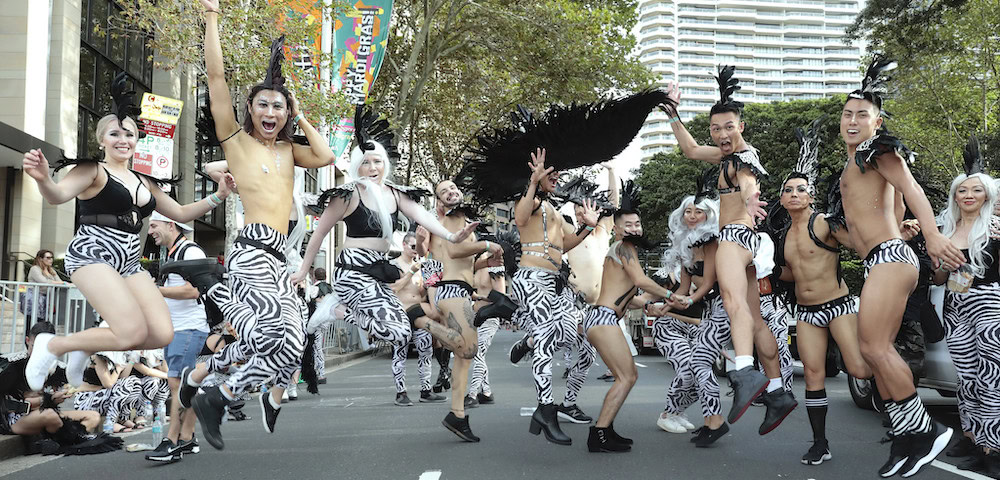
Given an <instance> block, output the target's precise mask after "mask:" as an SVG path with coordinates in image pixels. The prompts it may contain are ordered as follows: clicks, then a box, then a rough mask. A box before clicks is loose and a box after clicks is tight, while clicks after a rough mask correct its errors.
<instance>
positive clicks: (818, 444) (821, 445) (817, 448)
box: [802, 439, 833, 465]
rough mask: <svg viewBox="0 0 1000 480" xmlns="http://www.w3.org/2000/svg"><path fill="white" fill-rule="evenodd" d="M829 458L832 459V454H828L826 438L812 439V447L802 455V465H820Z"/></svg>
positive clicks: (828, 445)
mask: <svg viewBox="0 0 1000 480" xmlns="http://www.w3.org/2000/svg"><path fill="white" fill-rule="evenodd" d="M829 460H833V455H831V454H830V442H828V441H827V440H826V439H823V440H815V441H813V445H812V447H809V451H808V452H806V454H805V455H803V456H802V464H803V465H821V464H822V463H823V462H826V461H829Z"/></svg>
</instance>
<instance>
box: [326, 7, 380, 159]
mask: <svg viewBox="0 0 1000 480" xmlns="http://www.w3.org/2000/svg"><path fill="white" fill-rule="evenodd" d="M391 15H392V0H357V1H356V2H355V3H354V5H352V6H350V7H348V8H347V10H346V11H345V12H343V13H341V14H340V15H338V16H337V18H336V19H334V23H333V43H332V45H333V46H332V48H333V52H332V53H333V67H334V71H333V72H331V77H332V78H331V83H332V88H333V91H334V92H338V91H341V90H343V91H344V94H345V95H347V97H348V98H349V99H350V102H351V103H352V104H354V105H363V104H364V103H365V100H366V99H367V98H368V92H369V91H370V90H371V86H372V83H374V82H375V78H376V77H377V76H378V72H379V68H380V67H381V66H382V59H383V58H384V57H385V47H386V43H387V42H388V36H389V20H390V18H391ZM331 135H332V137H333V138H331V140H330V146H331V147H332V148H333V153H334V155H336V156H337V157H340V155H341V154H343V153H344V150H346V149H347V146H348V145H350V143H351V137H352V136H353V135H354V118H353V117H347V118H343V119H341V120H340V122H339V123H338V124H337V126H336V127H335V128H334V129H333V132H332V134H331Z"/></svg>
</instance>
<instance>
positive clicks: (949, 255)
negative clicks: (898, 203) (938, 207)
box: [875, 152, 965, 269]
mask: <svg viewBox="0 0 1000 480" xmlns="http://www.w3.org/2000/svg"><path fill="white" fill-rule="evenodd" d="M875 171H876V172H878V173H879V174H881V175H882V177H884V178H885V180H886V181H887V182H889V184H891V185H892V186H893V188H895V189H896V190H897V191H901V192H902V194H903V198H904V199H905V200H906V203H907V205H909V206H910V211H911V212H913V215H914V216H915V217H917V221H919V222H920V229H921V231H922V232H923V234H924V240H926V242H927V254H928V255H929V256H930V257H931V263H932V264H933V265H934V268H937V267H938V266H940V264H941V260H944V262H945V263H947V264H948V266H949V267H950V268H952V269H954V268H958V267H959V266H960V265H962V264H963V263H965V258H964V256H963V255H962V252H961V251H960V250H959V249H958V248H956V247H955V246H954V245H952V244H951V240H949V239H948V238H946V237H945V236H944V235H941V232H940V231H939V230H938V229H937V224H936V223H935V222H934V210H932V209H931V204H930V202H928V201H927V197H926V196H925V195H924V189H923V188H921V187H920V184H919V183H917V181H916V180H914V179H913V174H911V173H910V169H909V167H907V166H906V162H904V161H903V158H902V157H900V156H899V154H897V153H895V152H893V153H887V154H883V155H882V156H881V157H879V159H878V169H877V170H875ZM893 213H895V212H893Z"/></svg>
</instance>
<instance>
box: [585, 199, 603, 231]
mask: <svg viewBox="0 0 1000 480" xmlns="http://www.w3.org/2000/svg"><path fill="white" fill-rule="evenodd" d="M600 218H601V217H600V215H599V214H598V210H597V202H595V201H594V200H593V199H590V198H587V199H584V200H583V223H585V224H587V225H588V226H591V227H596V226H597V221H598V220H600Z"/></svg>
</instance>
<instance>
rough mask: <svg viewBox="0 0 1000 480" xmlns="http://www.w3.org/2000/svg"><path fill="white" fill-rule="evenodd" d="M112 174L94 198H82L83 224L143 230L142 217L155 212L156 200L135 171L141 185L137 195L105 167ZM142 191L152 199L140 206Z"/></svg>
mask: <svg viewBox="0 0 1000 480" xmlns="http://www.w3.org/2000/svg"><path fill="white" fill-rule="evenodd" d="M104 173H105V175H107V177H108V181H107V183H105V184H104V188H102V189H101V191H100V192H98V193H97V195H94V197H93V198H88V199H86V200H80V201H79V205H78V208H77V210H76V212H77V216H78V218H79V220H80V223H81V224H87V225H100V226H104V227H111V228H114V229H116V230H121V231H123V232H128V233H135V234H137V233H139V232H140V231H141V230H142V220H143V219H144V218H146V217H148V216H150V215H152V214H153V210H155V209H156V199H155V198H153V194H152V192H150V191H149V190H148V189H147V188H146V187H145V186H144V185H143V184H142V179H140V178H139V176H138V175H135V174H134V173H133V174H132V175H135V177H136V180H139V184H138V185H137V186H136V187H135V197H134V198H133V197H132V193H131V192H129V191H128V187H126V186H125V183H124V182H122V181H121V180H118V179H117V178H115V176H114V175H112V174H111V172H109V171H108V169H106V168H105V169H104ZM141 190H146V196H148V198H149V200H148V201H147V202H146V203H145V204H144V205H141V206H140V205H136V204H135V202H136V201H137V200H138V199H139V193H140V192H141Z"/></svg>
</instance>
